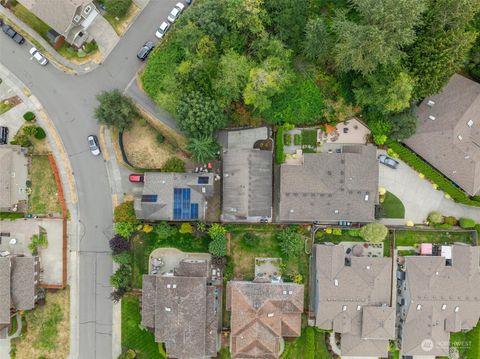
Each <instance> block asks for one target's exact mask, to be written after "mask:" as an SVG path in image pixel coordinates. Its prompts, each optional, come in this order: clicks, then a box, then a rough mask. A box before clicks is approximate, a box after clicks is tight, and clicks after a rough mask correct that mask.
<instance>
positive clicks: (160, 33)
mask: <svg viewBox="0 0 480 359" xmlns="http://www.w3.org/2000/svg"><path fill="white" fill-rule="evenodd" d="M186 3H187V4H191V3H192V1H191V0H187V1H186ZM183 10H185V4H183V3H181V2H178V3H177V4H176V5H175V7H174V8H173V9H172V11H170V14H169V15H168V16H167V21H164V22H162V23H161V24H160V26H159V27H158V28H157V31H155V36H156V37H157V38H158V39H160V40H161V39H162V38H163V37H164V36H165V34H166V33H167V31H168V29H170V26H171V25H172V24H173V23H174V22H175V21H176V20H177V19H178V18H179V16H180V14H181V13H182V12H183ZM154 48H155V43H154V42H153V41H147V42H146V43H145V44H144V45H143V46H142V47H141V48H140V50H139V51H138V53H137V57H138V58H139V59H140V60H142V61H144V60H145V59H146V58H147V57H148V55H149V54H150V52H152V50H153V49H154Z"/></svg>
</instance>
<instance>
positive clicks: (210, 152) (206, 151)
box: [186, 136, 220, 163]
mask: <svg viewBox="0 0 480 359" xmlns="http://www.w3.org/2000/svg"><path fill="white" fill-rule="evenodd" d="M186 148H187V150H188V151H190V152H191V153H192V158H193V160H194V161H196V162H199V163H205V162H208V161H210V160H213V159H214V158H215V157H217V154H218V153H219V151H220V145H219V144H218V142H217V141H216V140H215V138H213V137H212V136H200V137H198V138H192V139H190V142H189V143H188V144H187V146H186Z"/></svg>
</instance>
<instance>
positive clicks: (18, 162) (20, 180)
mask: <svg viewBox="0 0 480 359" xmlns="http://www.w3.org/2000/svg"><path fill="white" fill-rule="evenodd" d="M27 165H28V160H27V158H26V156H25V154H24V152H23V149H22V147H20V146H15V145H2V146H0V168H1V171H0V211H10V210H11V208H12V206H13V205H15V204H17V203H18V201H19V200H26V199H27V194H26V192H25V186H26V180H27V174H28V169H27Z"/></svg>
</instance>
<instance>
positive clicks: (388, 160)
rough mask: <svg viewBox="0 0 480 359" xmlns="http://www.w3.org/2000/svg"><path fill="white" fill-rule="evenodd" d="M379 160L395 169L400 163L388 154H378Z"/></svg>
mask: <svg viewBox="0 0 480 359" xmlns="http://www.w3.org/2000/svg"><path fill="white" fill-rule="evenodd" d="M378 160H379V161H380V163H382V164H384V165H385V166H388V167H390V168H393V169H394V170H395V169H397V168H398V166H399V165H400V163H399V162H398V161H396V160H394V159H393V158H391V157H388V156H387V155H380V156H378Z"/></svg>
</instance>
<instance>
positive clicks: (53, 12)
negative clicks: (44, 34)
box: [18, 0, 91, 35]
mask: <svg viewBox="0 0 480 359" xmlns="http://www.w3.org/2000/svg"><path fill="white" fill-rule="evenodd" d="M18 2H19V3H20V4H22V5H23V6H25V7H26V8H27V9H28V10H29V11H31V12H32V13H33V14H34V15H35V16H37V17H38V18H40V19H41V20H42V21H44V22H46V23H47V24H48V25H50V26H51V27H52V28H53V29H54V30H56V31H57V32H58V33H60V34H63V35H65V31H66V30H67V28H68V27H69V26H70V24H71V23H72V20H73V17H74V16H75V13H76V11H77V8H78V7H79V6H81V5H82V4H88V3H90V2H91V0H47V1H46V0H19V1H18Z"/></svg>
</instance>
